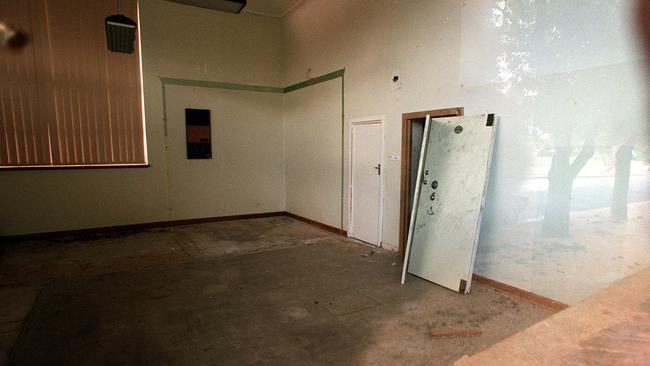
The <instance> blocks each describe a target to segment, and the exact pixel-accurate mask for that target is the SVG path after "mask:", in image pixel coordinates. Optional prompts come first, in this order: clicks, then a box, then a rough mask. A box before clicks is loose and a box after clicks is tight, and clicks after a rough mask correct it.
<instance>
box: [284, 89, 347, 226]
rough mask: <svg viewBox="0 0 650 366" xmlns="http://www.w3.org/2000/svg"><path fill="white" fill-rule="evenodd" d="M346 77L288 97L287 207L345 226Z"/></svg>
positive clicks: (285, 111) (286, 111) (299, 212)
mask: <svg viewBox="0 0 650 366" xmlns="http://www.w3.org/2000/svg"><path fill="white" fill-rule="evenodd" d="M341 83H342V80H341V78H337V79H333V80H330V81H327V82H323V83H320V84H316V85H312V86H310V87H307V88H303V89H299V90H296V91H292V92H290V93H287V94H285V95H284V149H285V164H286V165H285V169H286V207H287V211H289V212H291V213H294V214H296V215H299V216H303V217H306V218H308V219H311V220H315V221H318V222H321V223H323V224H327V225H330V226H333V227H341V204H342V202H341V179H342V177H343V176H342V171H341V169H342V167H341V164H342V163H341V154H342V152H343V149H342V146H341V137H342V135H343V132H342V121H341V114H342V108H343V106H342V104H341V93H342V88H341V87H342V85H341Z"/></svg>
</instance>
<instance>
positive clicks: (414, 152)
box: [399, 107, 465, 256]
mask: <svg viewBox="0 0 650 366" xmlns="http://www.w3.org/2000/svg"><path fill="white" fill-rule="evenodd" d="M464 112H465V110H464V108H463V107H456V108H445V109H435V110H429V111H421V112H411V113H403V114H402V167H401V174H400V204H399V253H400V255H401V256H404V253H405V251H406V237H407V235H408V229H409V223H410V220H411V217H410V216H411V209H412V206H413V194H414V192H415V180H416V178H417V177H416V175H417V171H418V164H419V162H420V148H421V147H422V136H423V134H424V121H425V119H426V117H427V115H429V116H431V118H442V117H456V116H462V115H463V114H464Z"/></svg>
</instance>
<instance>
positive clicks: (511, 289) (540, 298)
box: [472, 274, 569, 312]
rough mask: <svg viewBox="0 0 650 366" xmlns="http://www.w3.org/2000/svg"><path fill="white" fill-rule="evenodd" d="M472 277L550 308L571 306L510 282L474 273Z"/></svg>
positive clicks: (558, 308)
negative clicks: (512, 284) (509, 283)
mask: <svg viewBox="0 0 650 366" xmlns="http://www.w3.org/2000/svg"><path fill="white" fill-rule="evenodd" d="M472 279H473V280H474V281H476V282H478V283H480V284H483V285H486V286H490V287H492V288H495V289H497V290H501V291H503V292H506V293H508V294H511V295H514V296H517V297H520V298H522V299H525V300H528V301H530V302H533V303H535V304H538V305H541V306H543V307H545V308H547V309H549V310H553V311H555V312H558V311H561V310H564V309H566V308H568V307H569V305H567V304H564V303H561V302H559V301H555V300H553V299H549V298H548V297H545V296H541V295H537V294H535V293H532V292H530V291H526V290H522V289H520V288H518V287H514V286H510V285H508V284H505V283H503V282H499V281H495V280H492V279H489V278H487V277H483V276H481V275H477V274H474V275H473V276H472Z"/></svg>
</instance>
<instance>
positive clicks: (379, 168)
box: [375, 164, 381, 175]
mask: <svg viewBox="0 0 650 366" xmlns="http://www.w3.org/2000/svg"><path fill="white" fill-rule="evenodd" d="M375 169H377V175H381V164H377V166H375Z"/></svg>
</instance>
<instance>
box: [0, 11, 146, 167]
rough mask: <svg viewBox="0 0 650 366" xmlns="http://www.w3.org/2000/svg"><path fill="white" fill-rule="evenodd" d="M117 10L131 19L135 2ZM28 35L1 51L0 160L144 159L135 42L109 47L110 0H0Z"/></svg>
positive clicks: (134, 15) (5, 162) (75, 161)
mask: <svg viewBox="0 0 650 366" xmlns="http://www.w3.org/2000/svg"><path fill="white" fill-rule="evenodd" d="M122 3H123V4H122V13H123V14H124V15H126V16H129V17H131V18H133V19H136V18H137V2H136V0H124V1H123V2H122ZM0 6H1V8H2V9H3V15H4V14H7V19H10V23H11V24H12V25H14V26H16V27H17V28H19V29H20V30H22V31H25V32H27V33H28V34H29V38H30V42H29V43H28V45H27V47H25V48H23V49H22V50H20V51H17V52H9V51H6V52H5V51H4V50H3V51H2V52H0V79H1V80H3V82H2V83H0V143H2V147H1V148H0V166H24V165H89V164H90V165H92V164H102V165H103V164H133V163H146V161H145V146H144V134H143V130H144V128H143V121H142V110H141V105H142V103H141V93H140V90H141V89H140V88H141V86H140V63H139V58H140V55H139V47H138V46H137V45H136V47H135V50H136V51H135V52H134V53H133V54H123V53H113V52H109V51H108V49H107V47H106V35H105V28H104V18H105V17H106V16H108V15H111V14H114V13H116V11H117V9H116V6H115V2H114V1H112V0H97V1H84V0H66V1H61V0H29V1H11V0H0Z"/></svg>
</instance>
